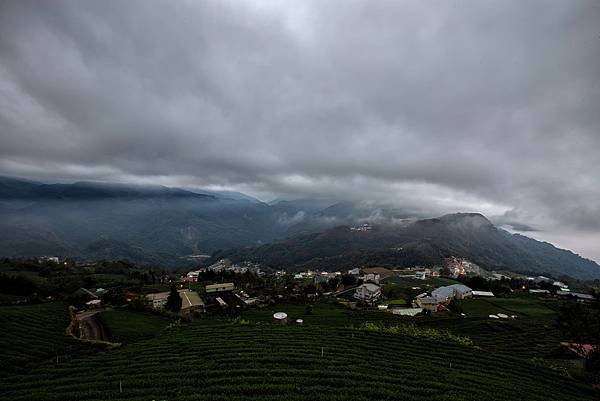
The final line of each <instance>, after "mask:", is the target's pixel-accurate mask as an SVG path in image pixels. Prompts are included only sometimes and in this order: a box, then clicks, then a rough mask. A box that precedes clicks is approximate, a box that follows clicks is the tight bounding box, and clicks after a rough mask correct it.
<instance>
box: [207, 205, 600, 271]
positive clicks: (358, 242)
mask: <svg viewBox="0 0 600 401" xmlns="http://www.w3.org/2000/svg"><path fill="white" fill-rule="evenodd" d="M447 256H459V257H465V258H468V259H470V260H472V261H473V262H475V263H477V264H479V265H481V266H482V267H485V268H486V269H489V270H510V271H515V272H522V273H549V274H553V275H557V276H560V275H569V276H571V277H575V278H579V279H594V278H599V277H600V266H598V265H597V264H596V263H594V262H593V261H590V260H588V259H584V258H582V257H580V256H578V255H575V254H573V253H572V252H570V251H567V250H563V249H558V248H556V247H554V246H552V245H551V244H548V243H544V242H539V241H536V240H533V239H531V238H527V237H524V236H522V235H518V234H510V233H508V232H507V231H504V230H502V229H499V228H497V227H495V226H494V225H493V224H492V223H491V222H490V221H489V220H487V219H486V218H485V217H484V216H482V215H480V214H476V213H458V214H451V215H446V216H443V217H440V218H436V219H424V220H418V221H414V222H405V223H403V224H398V225H387V226H383V225H382V226H374V227H373V229H372V230H370V231H353V230H351V229H350V228H349V227H347V226H339V227H335V228H333V229H329V230H326V231H324V232H322V233H317V234H308V235H299V236H295V237H292V238H290V239H287V240H285V241H280V242H276V243H273V244H267V245H263V246H259V247H255V248H243V249H235V250H230V251H224V252H218V253H217V254H215V255H214V259H218V258H224V257H227V258H230V259H232V260H234V261H237V260H254V261H258V262H261V263H264V264H266V265H267V266H271V267H273V268H290V269H305V268H318V269H330V270H331V269H343V268H344V267H346V266H351V265H390V266H407V267H408V266H414V265H415V264H419V265H433V264H441V263H442V261H443V258H444V257H447Z"/></svg>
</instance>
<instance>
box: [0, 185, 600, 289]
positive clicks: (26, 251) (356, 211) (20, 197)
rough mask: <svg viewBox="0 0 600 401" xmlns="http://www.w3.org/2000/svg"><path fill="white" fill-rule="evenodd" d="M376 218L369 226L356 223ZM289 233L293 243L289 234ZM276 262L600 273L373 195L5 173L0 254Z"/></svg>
mask: <svg viewBox="0 0 600 401" xmlns="http://www.w3.org/2000/svg"><path fill="white" fill-rule="evenodd" d="M365 223H368V224H371V225H373V229H372V230H370V231H367V232H362V231H352V230H351V229H350V228H349V227H350V226H353V225H360V224H365ZM286 238H287V239H286ZM213 253H215V257H231V258H233V259H239V260H242V259H252V260H257V261H261V262H263V263H265V264H266V265H269V266H272V267H277V268H290V269H294V268H301V267H311V266H313V267H314V266H319V267H321V268H340V267H343V266H346V265H348V264H352V263H356V264H368V263H381V264H399V265H414V264H435V263H439V262H440V261H441V260H442V258H443V257H444V256H450V255H455V256H464V257H468V258H470V259H473V260H474V261H475V262H477V263H480V264H482V265H484V266H486V267H488V268H492V269H506V270H514V271H523V272H531V271H539V272H550V273H555V274H567V275H571V276H573V277H579V278H596V277H600V268H599V267H598V265H596V264H595V263H594V262H591V261H588V260H586V259H583V258H580V257H579V256H577V255H575V254H572V253H570V252H568V251H563V250H559V249H557V248H554V247H553V246H552V245H549V244H546V243H542V242H538V241H535V240H533V239H530V238H527V237H524V236H521V235H513V234H510V233H508V232H507V231H504V230H502V229H498V228H496V227H495V226H494V225H493V224H492V223H491V222H490V221H489V220H487V219H486V218H485V217H483V216H482V215H480V214H453V215H446V216H443V217H441V218H436V219H423V216H420V215H417V214H415V213H413V212H411V211H410V210H402V209H399V208H385V207H381V206H380V205H375V204H373V203H369V202H359V203H353V202H347V201H344V202H336V201H334V200H312V199H300V200H290V201H286V200H277V201H275V202H270V203H269V204H267V203H264V202H261V201H259V200H257V199H254V198H252V197H249V196H246V195H244V194H240V193H232V192H213V191H202V190H198V191H193V192H192V191H189V190H184V189H178V188H168V187H164V186H146V185H129V184H113V183H98V182H76V183H73V184H44V183H39V182H34V181H29V180H22V179H17V178H10V177H2V178H0V256H22V257H30V256H42V255H61V256H70V257H75V258H78V259H80V260H102V259H106V260H115V259H128V260H131V261H133V262H138V263H145V264H159V265H164V266H185V265H189V266H193V265H194V264H196V263H197V259H195V258H192V257H191V256H193V255H210V254H213Z"/></svg>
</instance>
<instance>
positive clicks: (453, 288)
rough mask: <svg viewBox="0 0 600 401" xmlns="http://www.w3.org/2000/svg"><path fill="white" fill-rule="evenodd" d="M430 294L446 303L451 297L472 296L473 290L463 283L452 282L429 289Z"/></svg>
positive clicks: (440, 301)
mask: <svg viewBox="0 0 600 401" xmlns="http://www.w3.org/2000/svg"><path fill="white" fill-rule="evenodd" d="M431 296H432V297H433V298H435V299H436V300H437V301H438V302H439V303H446V302H450V300H452V299H464V298H471V297H473V290H472V289H470V288H469V287H467V286H466V285H463V284H452V285H447V286H445V287H440V288H436V289H435V290H433V291H431Z"/></svg>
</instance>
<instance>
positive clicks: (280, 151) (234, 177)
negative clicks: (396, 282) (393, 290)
mask: <svg viewBox="0 0 600 401" xmlns="http://www.w3.org/2000/svg"><path fill="white" fill-rule="evenodd" d="M599 73H600V4H599V3H598V2H596V1H592V0H591V1H561V0H556V1H547V0H543V1H535V0H532V1H526V2H523V1H502V2H497V1H494V2H492V1H490V2H488V1H461V2H456V1H453V2H447V1H414V2H397V1H389V2H388V1H377V2H372V1H362V2H355V1H348V0H344V1H341V0H340V1H312V2H311V1H303V2H278V1H255V2H242V1H240V2H228V1H223V0H219V1H201V2H192V1H190V2H185V1H180V2H170V1H152V0H151V1H147V0H144V1H126V2H123V1H52V2H31V3H30V2H28V1H22V0H9V1H2V2H0V141H1V146H0V173H2V174H5V175H17V176H24V177H32V178H48V179H53V180H54V179H56V178H61V179H67V180H68V179H71V180H74V179H99V180H118V181H135V182H153V183H161V184H167V185H173V186H203V187H214V188H226V189H237V190H241V191H245V192H249V193H251V194H253V195H257V196H261V197H263V198H268V197H275V196H284V197H307V196H323V197H336V198H341V199H356V200H367V201H379V202H386V203H390V204H396V205H400V206H402V207H404V208H408V209H411V208H412V209H414V210H419V211H421V212H426V213H427V212H428V213H432V214H435V213H441V212H450V211H458V210H462V211H481V212H483V213H486V214H487V215H489V216H496V221H497V222H499V223H506V224H513V227H515V228H519V229H523V227H525V226H530V227H532V228H534V229H535V230H537V231H534V232H531V235H532V236H534V237H537V238H547V239H549V240H553V241H555V242H557V243H558V244H559V245H564V246H568V247H570V248H572V249H574V250H576V251H579V252H581V253H583V255H584V256H588V257H594V258H596V259H597V260H600V249H599V248H598V245H597V244H600V202H599V201H600V173H598V172H599V171H600V113H599V109H598V107H599V105H600V80H599V79H598V76H599Z"/></svg>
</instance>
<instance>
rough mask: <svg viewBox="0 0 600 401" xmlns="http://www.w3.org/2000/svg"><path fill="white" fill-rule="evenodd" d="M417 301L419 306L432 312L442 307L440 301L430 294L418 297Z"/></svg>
mask: <svg viewBox="0 0 600 401" xmlns="http://www.w3.org/2000/svg"><path fill="white" fill-rule="evenodd" d="M415 303H416V304H417V306H418V307H419V308H421V309H423V310H427V311H430V312H437V311H438V309H439V307H440V302H439V301H438V300H437V299H436V298H434V297H429V296H423V297H417V298H416V299H415Z"/></svg>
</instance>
